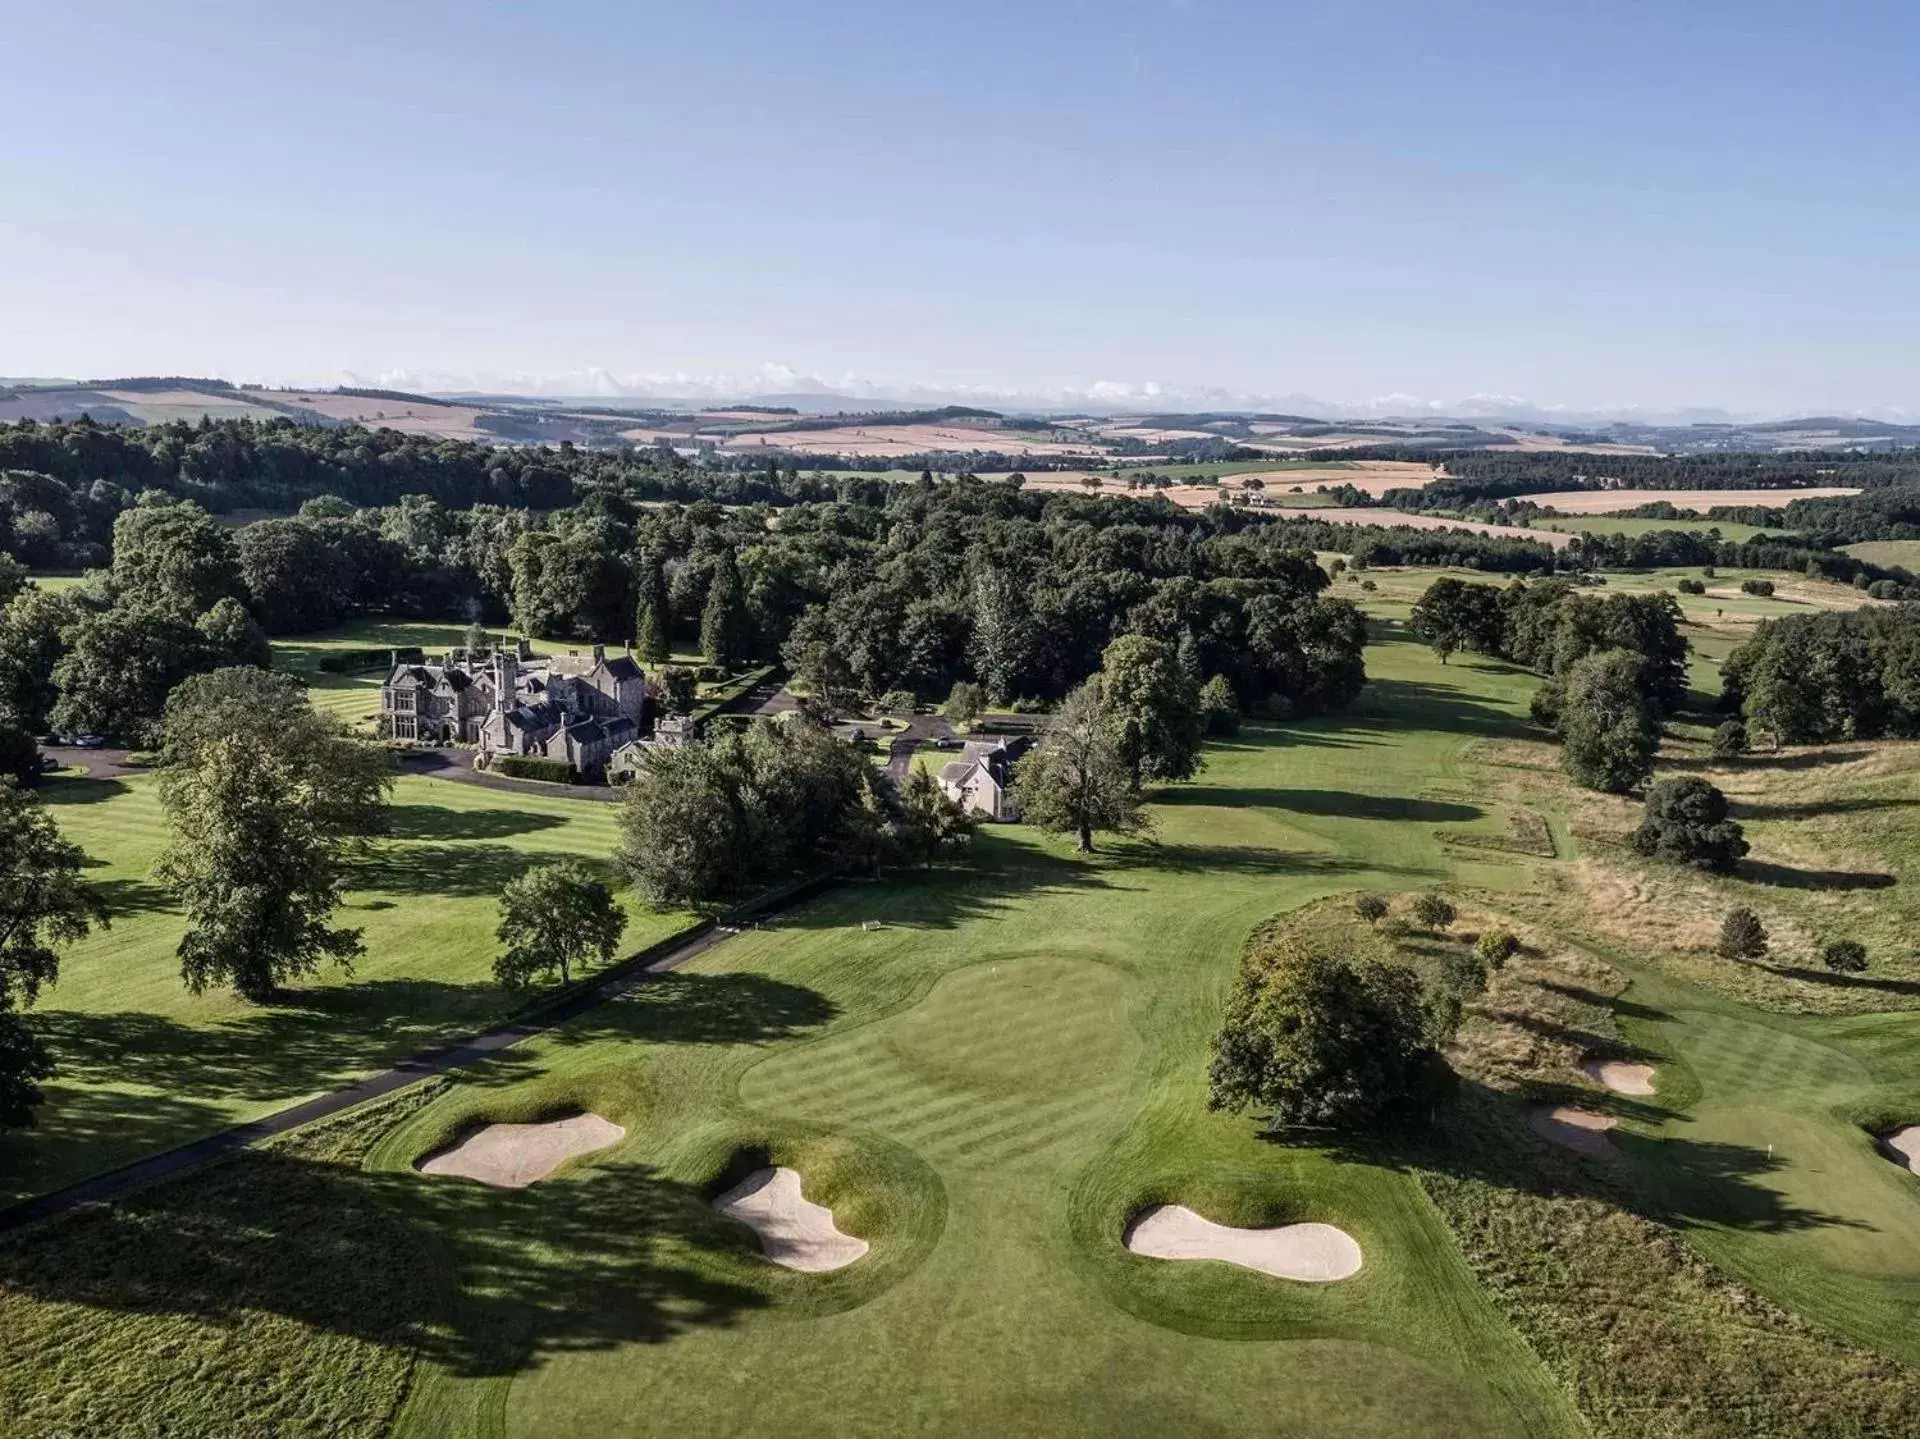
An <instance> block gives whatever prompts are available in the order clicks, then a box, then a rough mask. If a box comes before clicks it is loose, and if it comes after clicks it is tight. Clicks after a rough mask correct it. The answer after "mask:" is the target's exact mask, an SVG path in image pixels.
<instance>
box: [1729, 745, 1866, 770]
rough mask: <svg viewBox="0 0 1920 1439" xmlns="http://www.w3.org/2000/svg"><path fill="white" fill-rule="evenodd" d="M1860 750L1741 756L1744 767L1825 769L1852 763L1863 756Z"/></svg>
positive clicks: (1817, 750)
mask: <svg viewBox="0 0 1920 1439" xmlns="http://www.w3.org/2000/svg"><path fill="white" fill-rule="evenodd" d="M1863 753H1864V752H1863V751H1859V750H1832V749H1809V750H1800V751H1798V752H1796V753H1791V754H1745V755H1742V756H1741V757H1740V760H1739V767H1740V768H1742V769H1785V770H1798V769H1824V768H1826V767H1827V766H1828V765H1835V764H1852V763H1853V762H1854V761H1855V760H1857V759H1860V758H1861V757H1862V754H1863Z"/></svg>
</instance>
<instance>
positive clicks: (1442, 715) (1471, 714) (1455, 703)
mask: <svg viewBox="0 0 1920 1439" xmlns="http://www.w3.org/2000/svg"><path fill="white" fill-rule="evenodd" d="M1507 672H1508V671H1505V670H1503V671H1502V673H1507ZM1358 708H1359V711H1360V713H1361V714H1363V715H1365V716H1370V717H1377V718H1379V719H1381V720H1382V721H1383V722H1384V723H1385V725H1387V726H1390V727H1392V728H1394V729H1406V728H1424V729H1433V730H1440V731H1443V732H1446V733H1449V734H1467V735H1474V736H1476V737H1478V738H1482V739H1538V738H1539V737H1540V733H1541V732H1540V731H1539V730H1538V729H1536V728H1534V727H1533V726H1532V725H1530V724H1529V723H1527V721H1525V720H1524V719H1522V718H1520V717H1519V716H1518V715H1515V714H1513V713H1512V712H1511V711H1509V710H1506V709H1502V708H1501V707H1500V706H1498V705H1492V704H1488V703H1487V702H1486V701H1484V700H1481V699H1478V698H1476V697H1474V695H1473V693H1472V691H1470V690H1468V689H1467V688H1465V687H1464V686H1461V685H1451V684H1438V683H1432V682H1429V681H1423V680H1401V679H1371V678H1370V679H1369V680H1368V681H1367V687H1366V689H1365V690H1364V691H1362V693H1361V698H1360V703H1359V707H1358Z"/></svg>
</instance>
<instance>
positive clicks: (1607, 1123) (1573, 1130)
mask: <svg viewBox="0 0 1920 1439" xmlns="http://www.w3.org/2000/svg"><path fill="white" fill-rule="evenodd" d="M1527 1122H1528V1123H1530V1124H1531V1125H1532V1126H1533V1132H1534V1133H1535V1134H1538V1135H1539V1136H1540V1137H1541V1138H1542V1139H1550V1140H1552V1141H1553V1142H1554V1143H1555V1144H1560V1145H1565V1146H1566V1147H1567V1148H1568V1149H1572V1150H1575V1151H1577V1152H1579V1153H1581V1154H1584V1155H1586V1156H1587V1157H1588V1158H1590V1159H1605V1158H1606V1157H1607V1156H1609V1155H1611V1154H1612V1153H1613V1152H1614V1148H1613V1145H1611V1144H1610V1143H1608V1142H1607V1131H1608V1130H1609V1129H1611V1128H1613V1126H1614V1124H1615V1123H1616V1122H1617V1121H1615V1119H1614V1118H1613V1116H1612V1115H1608V1114H1595V1113H1594V1112H1593V1111H1592V1110H1591V1109H1575V1108H1574V1107H1573V1106H1572V1105H1570V1104H1556V1105H1553V1106H1551V1107H1549V1106H1545V1105H1543V1106H1541V1107H1540V1108H1539V1109H1536V1110H1534V1111H1533V1113H1532V1114H1530V1115H1528V1116H1527Z"/></svg>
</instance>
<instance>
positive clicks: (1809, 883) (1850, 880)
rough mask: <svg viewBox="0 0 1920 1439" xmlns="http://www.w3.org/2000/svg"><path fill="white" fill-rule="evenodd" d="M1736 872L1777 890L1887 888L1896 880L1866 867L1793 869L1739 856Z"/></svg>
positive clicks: (1744, 877)
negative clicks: (1864, 868) (1740, 858)
mask: <svg viewBox="0 0 1920 1439" xmlns="http://www.w3.org/2000/svg"><path fill="white" fill-rule="evenodd" d="M1738 872H1739V874H1740V876H1741V877H1742V878H1743V879H1750V880H1752V881H1753V882H1754V883H1755V884H1766V885H1772V886H1774V887H1775V888H1778V889H1843V890H1844V889H1891V888H1893V886H1894V885H1895V884H1896V883H1897V882H1898V881H1897V879H1896V878H1895V876H1893V875H1890V874H1875V873H1873V872H1871V871H1868V870H1856V869H1796V868H1795V867H1794V866H1792V865H1787V864H1775V863H1773V862H1772V861H1771V860H1764V859H1743V860H1741V861H1740V867H1739V871H1738Z"/></svg>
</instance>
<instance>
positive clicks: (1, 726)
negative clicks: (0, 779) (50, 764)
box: [0, 719, 40, 789]
mask: <svg viewBox="0 0 1920 1439" xmlns="http://www.w3.org/2000/svg"><path fill="white" fill-rule="evenodd" d="M0 776H5V777H10V778H11V779H12V780H13V781H14V783H16V784H18V785H19V786H20V788H22V789H32V788H33V787H34V786H35V785H37V784H38V783H40V746H39V745H37V744H35V743H34V741H33V736H32V735H30V734H28V733H27V732H26V731H25V730H23V729H21V728H20V727H19V726H18V725H15V724H9V723H8V722H7V721H6V720H5V719H0Z"/></svg>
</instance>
